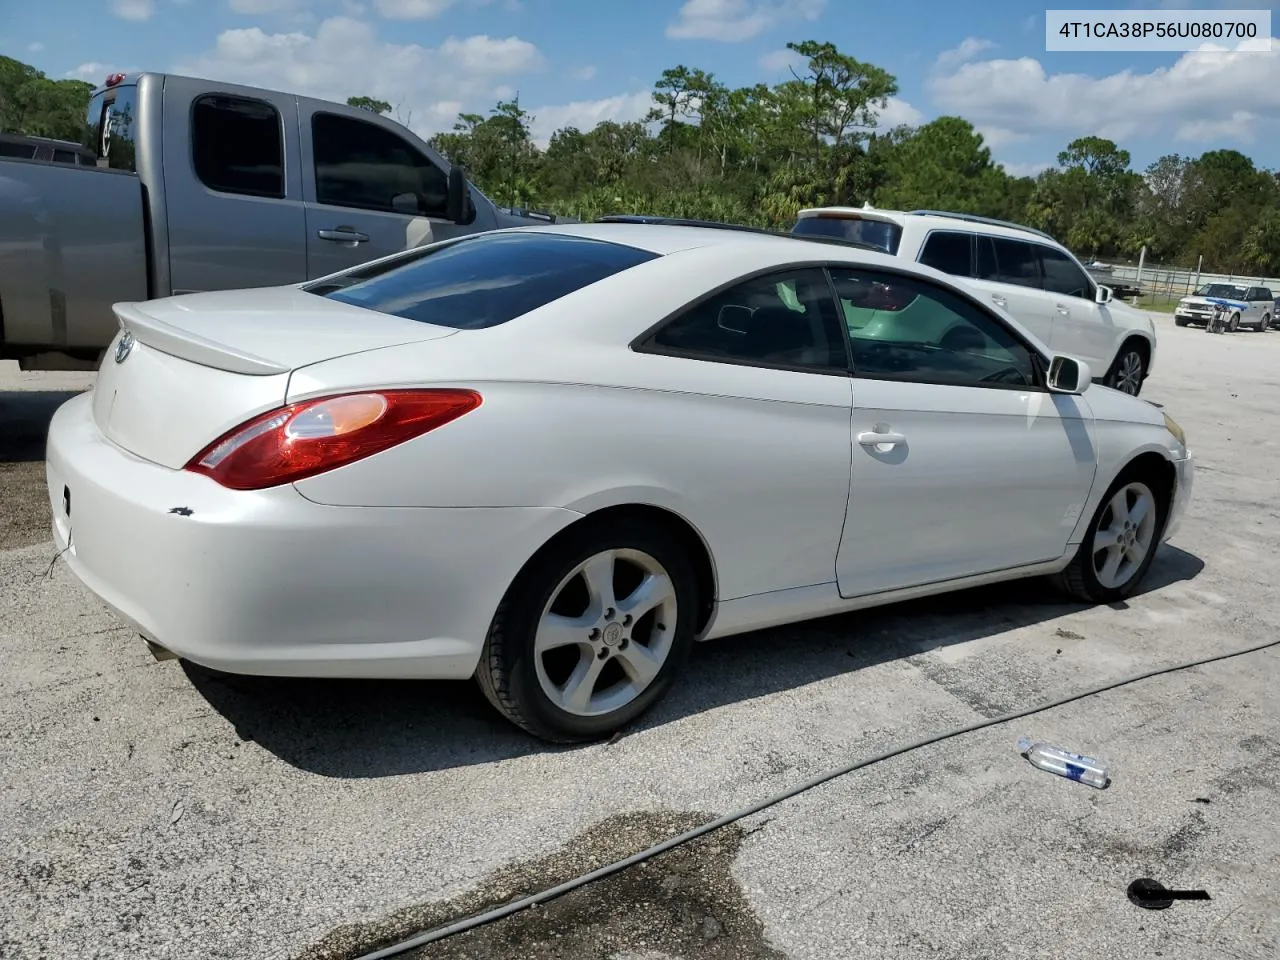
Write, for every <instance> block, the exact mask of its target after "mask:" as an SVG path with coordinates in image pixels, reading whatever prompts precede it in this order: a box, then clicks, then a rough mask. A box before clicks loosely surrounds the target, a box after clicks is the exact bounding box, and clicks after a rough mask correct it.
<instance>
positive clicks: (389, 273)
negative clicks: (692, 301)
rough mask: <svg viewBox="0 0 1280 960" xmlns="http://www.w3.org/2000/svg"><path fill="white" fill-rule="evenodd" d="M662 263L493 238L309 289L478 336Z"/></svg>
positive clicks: (587, 245)
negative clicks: (576, 293)
mask: <svg viewBox="0 0 1280 960" xmlns="http://www.w3.org/2000/svg"><path fill="white" fill-rule="evenodd" d="M656 257H657V254H655V253H650V252H649V251H647V250H637V249H636V248H635V247H628V246H623V245H622V244H618V243H607V242H605V241H602V240H588V239H585V238H583V237H573V236H567V235H564V234H548V233H532V232H531V233H523V232H521V233H487V234H478V235H476V236H474V237H467V238H466V239H464V240H460V241H458V242H457V243H452V244H448V245H446V246H443V247H438V248H436V249H434V250H428V251H424V252H423V254H422V255H421V256H416V257H410V258H409V259H408V260H407V261H406V260H396V261H393V262H391V263H390V264H388V265H378V266H376V267H364V268H360V269H358V270H355V271H353V272H351V273H349V274H346V275H344V276H341V277H337V278H334V279H332V280H327V281H325V282H324V283H322V284H313V285H312V286H310V287H307V288H305V289H307V290H309V291H310V292H311V293H315V294H318V295H320V296H325V297H329V298H330V299H331V300H340V301H342V302H343V303H350V304H354V305H355V306H357V307H365V308H366V309H369V310H377V311H379V312H380V313H389V314H391V315H393V316H397V317H404V318H405V319H407V320H417V321H418V322H419V323H431V324H435V325H437V326H442V327H457V328H460V329H463V330H478V329H480V328H482V327H493V326H497V325H498V324H500V323H506V322H507V321H508V320H511V319H513V318H514V317H518V316H521V315H522V314H525V313H528V312H530V311H531V310H536V309H537V308H538V307H541V306H543V305H544V304H548V303H550V302H551V301H553V300H558V299H559V298H560V297H563V296H565V295H567V294H570V293H573V292H574V291H575V290H580V289H582V288H583V287H586V286H589V285H590V284H593V283H595V282H597V281H598V280H603V279H604V278H606V277H610V276H612V275H613V274H615V273H620V272H622V271H623V270H627V269H629V268H631V267H634V266H636V265H638V264H641V263H644V262H646V261H648V260H653V259H655V258H656Z"/></svg>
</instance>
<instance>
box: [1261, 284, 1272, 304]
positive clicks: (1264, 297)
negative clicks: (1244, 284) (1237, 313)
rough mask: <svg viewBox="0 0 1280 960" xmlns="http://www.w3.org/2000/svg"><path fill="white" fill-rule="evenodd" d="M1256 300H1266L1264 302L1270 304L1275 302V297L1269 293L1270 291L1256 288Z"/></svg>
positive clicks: (1264, 288)
mask: <svg viewBox="0 0 1280 960" xmlns="http://www.w3.org/2000/svg"><path fill="white" fill-rule="evenodd" d="M1258 299H1259V300H1266V301H1268V302H1271V301H1273V300H1275V296H1274V295H1273V294H1272V293H1271V291H1270V290H1269V289H1268V288H1267V287H1259V288H1258Z"/></svg>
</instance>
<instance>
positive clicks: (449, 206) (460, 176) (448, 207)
mask: <svg viewBox="0 0 1280 960" xmlns="http://www.w3.org/2000/svg"><path fill="white" fill-rule="evenodd" d="M444 209H445V214H444V215H445V217H446V218H448V219H449V220H452V221H453V222H454V223H470V222H471V221H472V220H474V219H475V218H476V208H475V204H473V203H472V202H471V185H470V184H469V183H467V175H466V173H464V172H463V170H462V168H461V167H460V166H458V165H457V164H454V165H453V166H451V167H450V168H449V196H448V199H447V200H446V201H445V208H444Z"/></svg>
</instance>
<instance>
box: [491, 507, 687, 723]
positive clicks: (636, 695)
mask: <svg viewBox="0 0 1280 960" xmlns="http://www.w3.org/2000/svg"><path fill="white" fill-rule="evenodd" d="M697 590H698V588H697V580H696V577H695V575H694V570H693V567H692V565H691V564H690V562H689V560H688V558H687V557H686V556H685V554H684V552H683V551H682V550H681V549H680V547H679V545H678V544H677V543H676V542H675V540H674V539H673V538H672V537H669V536H667V535H666V534H665V533H664V532H663V531H662V530H661V529H660V528H655V527H654V526H653V525H652V524H641V523H638V522H635V521H629V520H623V521H621V522H618V523H614V524H609V525H602V526H599V527H595V526H587V527H583V528H579V529H576V530H573V531H570V532H569V533H568V534H567V535H566V536H564V537H563V538H562V539H561V540H559V541H556V542H554V543H553V544H552V545H551V546H550V547H549V548H548V549H547V550H545V551H544V552H543V553H542V554H541V555H539V556H538V557H537V558H536V559H535V560H534V561H533V562H532V563H531V564H529V566H528V568H526V570H525V571H523V572H522V573H521V575H520V576H519V577H518V578H517V580H516V582H515V583H514V584H513V585H512V587H511V589H510V590H509V591H508V593H507V596H506V597H505V598H504V599H503V601H502V603H501V605H500V606H499V608H498V612H497V614H496V615H495V617H494V620H493V624H492V625H491V627H490V629H489V635H488V637H487V638H486V640H485V644H484V650H483V652H482V654H481V658H480V665H479V667H478V668H477V671H476V679H477V681H478V682H479V684H480V689H481V690H482V691H483V692H484V694H485V696H486V697H487V698H488V700H489V702H490V703H492V704H493V706H495V707H496V708H497V709H498V710H499V712H501V713H502V714H503V715H504V716H505V717H506V718H507V719H508V720H510V721H511V722H512V723H514V724H516V725H517V726H519V727H522V728H523V729H524V730H526V731H527V732H529V733H531V734H533V735H534V736H536V737H539V738H541V739H543V740H547V741H550V742H553V743H575V742H583V741H589V740H596V739H600V738H602V737H606V736H609V735H610V734H612V733H614V732H615V731H617V730H618V729H619V728H620V727H622V726H624V725H625V724H627V723H629V722H631V721H632V720H634V719H636V718H637V717H639V716H640V715H641V714H642V713H644V712H645V711H646V710H648V709H649V708H650V707H651V706H652V705H653V704H654V703H656V702H657V701H658V700H659V699H661V697H662V696H663V695H664V694H665V693H666V692H667V690H668V688H669V687H670V686H671V684H672V682H673V680H674V679H675V676H676V674H677V673H678V672H679V670H680V669H681V668H682V667H683V666H684V663H685V661H686V660H687V658H688V654H689V650H690V647H691V646H692V642H693V635H694V630H695V611H696V609H697Z"/></svg>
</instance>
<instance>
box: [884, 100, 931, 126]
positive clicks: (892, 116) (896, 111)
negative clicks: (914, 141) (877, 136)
mask: <svg viewBox="0 0 1280 960" xmlns="http://www.w3.org/2000/svg"><path fill="white" fill-rule="evenodd" d="M923 120H924V114H923V113H921V112H920V111H919V110H917V109H916V108H915V107H913V106H912V105H911V104H909V103H907V101H905V100H899V99H898V98H897V97H890V98H889V100H888V102H886V103H885V106H884V109H883V110H878V111H876V130H877V131H878V132H880V133H887V132H889V131H890V130H892V129H893V128H894V127H899V126H902V125H903V124H906V125H907V126H909V127H915V126H919V125H920V123H921V122H923Z"/></svg>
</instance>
